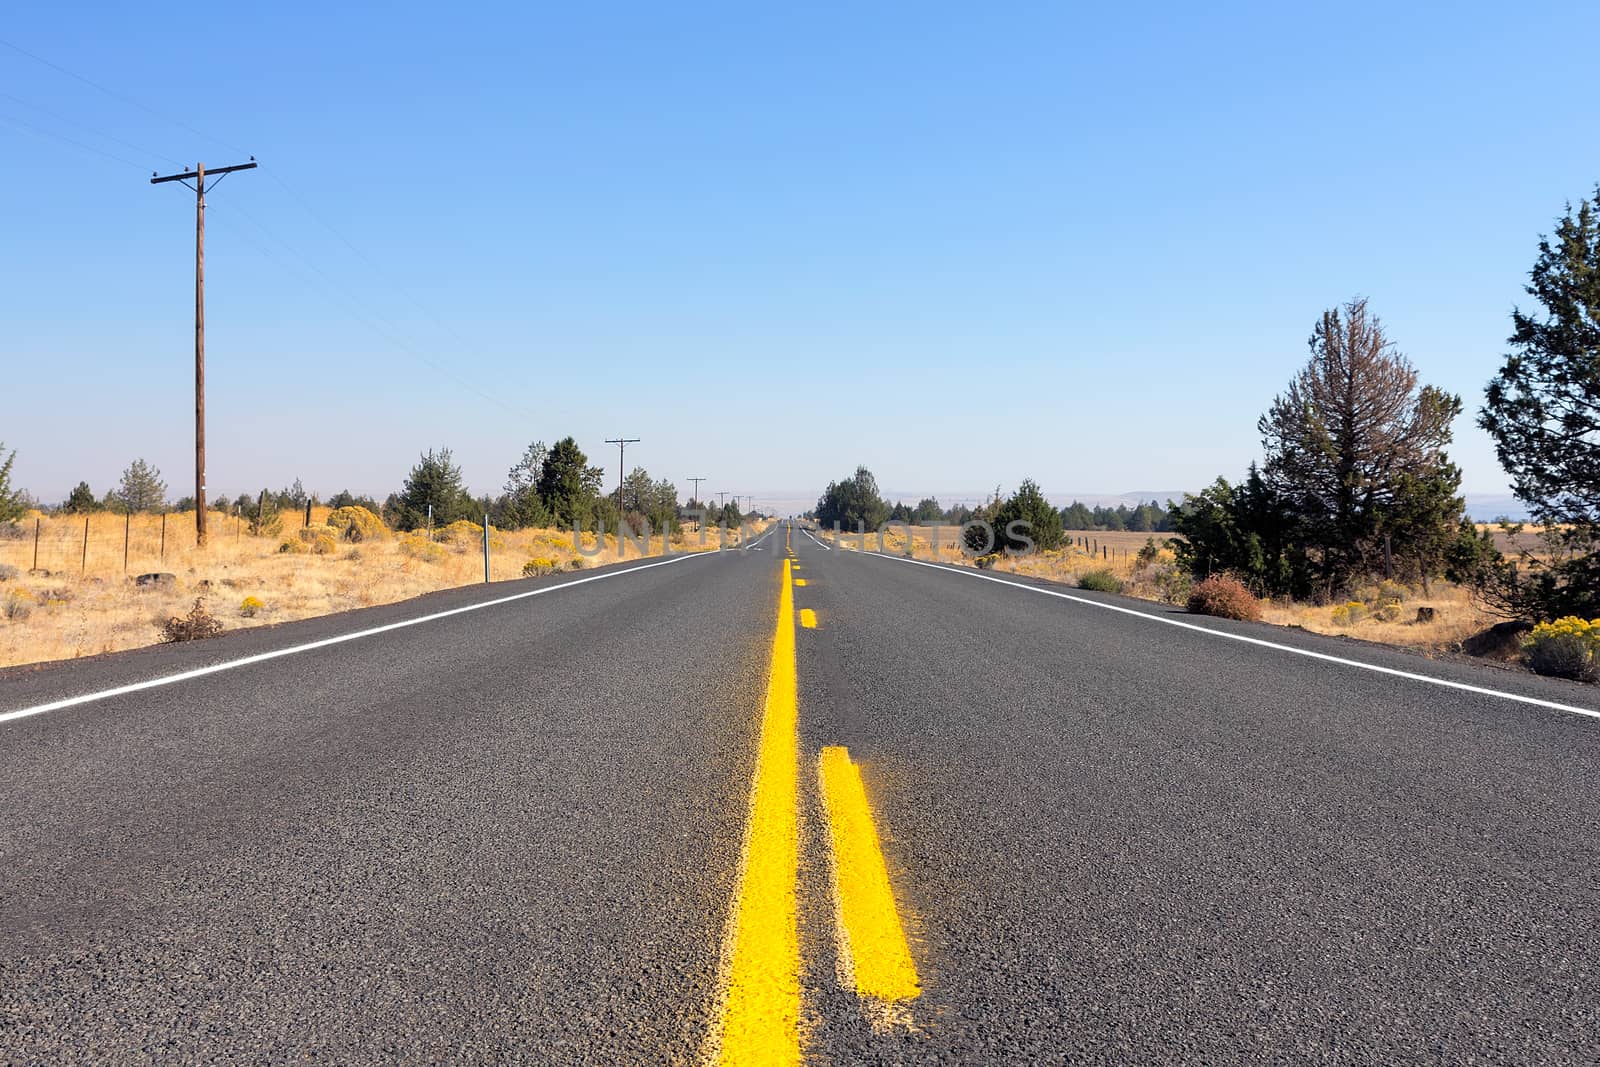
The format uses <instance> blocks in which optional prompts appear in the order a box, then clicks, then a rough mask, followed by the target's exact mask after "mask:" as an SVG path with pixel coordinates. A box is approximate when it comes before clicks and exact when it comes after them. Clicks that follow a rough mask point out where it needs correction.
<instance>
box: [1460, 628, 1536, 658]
mask: <svg viewBox="0 0 1600 1067" xmlns="http://www.w3.org/2000/svg"><path fill="white" fill-rule="evenodd" d="M1532 629H1533V623H1531V622H1524V621H1523V620H1521V619H1512V620H1511V621H1510V622H1497V623H1495V624H1494V625H1493V626H1491V627H1489V628H1488V629H1487V630H1484V631H1483V632H1482V633H1475V634H1473V635H1472V636H1471V637H1469V638H1467V639H1466V640H1465V641H1463V642H1461V651H1463V652H1465V653H1466V654H1467V655H1469V656H1477V657H1479V658H1481V659H1492V660H1497V661H1499V662H1501V663H1513V662H1515V661H1517V660H1519V659H1521V658H1522V639H1523V637H1524V636H1526V635H1527V633H1528V631H1530V630H1532Z"/></svg>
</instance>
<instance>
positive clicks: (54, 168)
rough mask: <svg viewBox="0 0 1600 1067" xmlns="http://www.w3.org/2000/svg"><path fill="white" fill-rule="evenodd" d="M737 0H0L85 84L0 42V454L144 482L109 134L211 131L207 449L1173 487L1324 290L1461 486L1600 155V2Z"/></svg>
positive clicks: (393, 467) (1272, 386)
mask: <svg viewBox="0 0 1600 1067" xmlns="http://www.w3.org/2000/svg"><path fill="white" fill-rule="evenodd" d="M752 7H753V5H733V4H728V5H717V6H708V5H656V4H652V5H636V6H635V5H611V6H605V7H601V6H599V5H502V4H478V5H470V6H457V7H446V6H441V5H436V4H430V5H401V4H384V5H372V6H366V7H362V6H359V5H311V4H298V3H282V4H276V5H272V6H270V7H258V8H256V9H253V10H252V9H244V8H235V9H230V8H227V7H219V8H208V9H206V10H205V12H204V13H203V14H201V15H197V14H196V13H195V11H194V10H193V9H190V8H183V7H172V6H168V7H160V6H151V5H131V4H78V5H70V10H69V7H68V6H63V5H51V6H46V5H34V6H32V7H31V8H30V9H26V10H13V11H11V12H9V13H8V18H7V20H6V23H5V25H4V27H0V40H3V41H5V42H9V44H10V45H12V46H17V47H20V48H22V49H24V50H26V51H27V52H30V53H32V54H33V55H35V56H38V57H41V58H43V59H46V60H48V61H49V62H50V63H53V64H56V65H57V66H59V67H62V68H65V69H66V70H68V71H71V72H72V73H73V74H76V75H78V76H80V77H81V78H88V79H91V80H92V81H93V82H94V83H95V85H94V86H91V85H89V84H86V83H85V82H84V81H82V80H80V77H73V76H71V75H69V74H66V73H63V72H61V71H58V70H56V69H53V68H52V67H50V66H46V65H43V64H41V63H39V62H36V61H35V60H33V59H30V58H27V57H25V56H23V55H21V54H19V53H18V52H16V51H15V50H13V49H12V48H10V47H6V46H5V45H0V159H3V160H4V161H5V165H4V166H0V197H3V200H4V202H5V203H6V204H7V205H8V206H9V208H8V210H7V211H6V213H5V222H4V226H3V229H0V232H3V235H4V236H3V246H4V248H5V253H6V254H5V255H4V256H3V257H0V312H3V316H4V322H5V330H4V335H3V337H0V346H3V360H4V365H5V366H4V382H5V386H6V391H7V393H8V394H9V400H8V403H7V404H6V417H5V421H4V424H3V429H0V438H3V439H4V440H5V441H6V443H7V446H8V447H14V448H16V449H18V451H19V456H18V462H17V476H18V478H19V480H20V482H21V483H22V484H23V485H25V486H26V487H28V488H30V489H31V490H33V491H34V492H35V493H37V494H38V495H39V496H40V497H42V498H44V499H59V498H60V497H61V496H63V495H64V494H65V492H66V490H67V489H68V488H69V487H70V486H71V485H72V484H74V483H75V482H76V481H77V480H78V479H80V478H86V479H88V480H89V481H90V483H91V484H92V485H93V486H94V488H95V489H96V490H97V491H101V490H103V489H104V488H105V486H106V485H107V484H108V483H109V482H110V481H111V480H112V479H113V478H114V477H115V475H116V474H117V472H119V471H120V470H121V469H122V467H124V466H126V464H127V462H128V461H129V460H130V459H132V458H133V457H134V456H136V455H143V456H145V457H147V458H148V459H150V460H151V461H152V462H154V463H156V464H157V465H159V466H160V467H162V468H163V469H164V470H165V471H166V472H167V475H168V481H169V482H170V483H172V486H173V490H174V495H177V494H178V493H179V492H185V491H187V488H186V486H185V483H186V482H187V475H186V473H185V472H186V471H188V470H189V469H190V458H191V455H192V453H191V451H190V450H191V448H192V437H191V434H192V423H191V419H192V409H191V397H190V387H191V386H190V381H191V379H190V375H191V371H192V363H191V358H192V357H191V347H190V346H191V344H192V320H191V316H192V305H191V303H190V301H191V299H192V273H191V272H192V255H193V231H192V224H193V204H192V200H191V199H190V198H189V197H188V194H187V193H186V192H184V191H183V190H181V189H179V188H177V187H175V186H160V187H152V186H150V185H149V184H148V183H147V181H146V179H147V178H148V176H149V174H150V172H151V171H152V170H158V169H159V170H161V171H162V172H163V173H165V172H167V171H171V170H176V169H179V167H178V166H177V164H181V163H186V162H191V161H193V160H196V159H202V160H204V161H205V162H207V163H208V164H211V165H217V164H223V163H231V162H235V161H237V160H239V159H241V158H242V157H243V155H247V154H252V153H253V154H254V155H255V156H256V157H257V158H258V159H259V160H260V161H261V169H260V170H258V171H255V172H251V173H247V174H240V175H234V176H232V177H230V178H228V179H227V180H226V181H225V182H224V184H222V185H221V187H220V188H218V189H217V190H216V191H215V192H214V193H213V194H212V197H211V200H210V205H211V208H210V213H209V216H208V248H207V278H208V302H207V318H208V330H209V332H208V352H209V362H208V372H209V381H210V391H209V411H210V424H209V452H210V464H211V473H210V483H211V486H212V489H213V491H214V492H215V491H224V492H228V493H230V494H237V493H239V492H241V491H245V490H252V489H258V488H260V487H261V486H263V485H270V486H274V487H276V486H279V485H283V484H286V483H287V482H289V481H291V480H293V479H294V478H295V477H297V476H298V477H300V478H302V479H304V481H305V483H306V485H307V486H308V487H312V488H317V489H321V490H323V491H332V490H336V489H339V488H342V487H346V486H348V487H350V488H353V489H356V490H358V491H367V492H372V493H374V494H377V495H379V496H382V495H383V494H384V493H386V492H388V491H389V490H391V489H393V488H395V487H397V486H398V485H399V483H400V481H401V479H402V478H403V476H404V474H405V472H406V469H407V468H408V466H409V464H410V462H411V461H412V460H413V459H414V457H415V455H416V454H417V453H418V452H419V451H421V450H423V449H425V448H427V447H429V446H437V445H448V446H450V447H452V448H453V449H454V450H455V453H456V456H457V458H458V459H459V460H461V461H462V463H463V465H464V467H465V469H466V473H467V476H468V480H469V482H470V483H471V484H472V486H473V487H474V488H475V489H477V490H480V491H484V490H497V489H498V487H499V485H500V483H501V481H502V480H503V479H504V475H505V468H506V467H508V466H509V465H510V464H511V463H512V462H513V461H514V460H515V459H516V457H517V455H518V454H519V453H520V451H521V450H522V448H523V446H525V445H526V444H527V443H528V442H529V441H530V440H532V439H534V438H543V439H545V440H552V439H554V438H556V437H558V436H561V435H564V434H568V433H571V434H573V435H575V436H576V437H577V438H578V439H579V442H580V443H581V444H582V445H583V446H584V447H585V448H586V449H587V450H588V451H589V453H590V455H591V457H592V458H594V459H596V460H597V461H603V462H605V463H606V465H607V469H608V477H614V475H615V472H614V467H615V464H616V457H615V453H614V451H612V450H611V449H609V448H608V447H607V446H605V445H603V444H602V443H601V442H602V440H603V439H604V438H606V437H615V436H617V435H618V433H619V432H622V433H625V434H626V436H629V437H639V438H642V439H643V441H642V443H641V444H639V445H637V446H634V447H633V448H632V449H630V452H629V457H628V458H629V466H630V467H631V466H633V465H634V462H635V460H636V461H637V463H639V464H641V465H643V466H645V467H647V468H648V469H649V470H650V471H651V472H652V473H653V474H655V475H657V476H663V477H668V478H671V479H673V480H674V481H675V482H677V484H678V485H679V487H680V489H683V490H687V488H688V485H687V482H686V480H685V479H686V478H687V477H688V476H690V475H701V474H703V475H708V476H710V477H711V481H710V482H709V483H708V485H707V487H706V488H707V489H709V490H711V491H716V490H719V489H720V490H726V491H729V492H737V493H753V494H755V495H756V497H757V499H758V500H760V499H762V498H767V499H774V500H775V499H779V498H782V499H804V498H806V497H807V495H808V494H809V495H811V496H813V497H814V494H815V491H816V490H817V489H819V488H820V487H821V486H822V485H823V484H824V483H825V482H826V481H828V480H829V479H830V478H835V477H839V476H842V475H844V474H847V473H848V472H849V471H850V470H851V469H853V467H854V466H855V464H856V463H858V462H863V463H866V464H868V465H869V466H871V467H872V468H873V470H874V471H875V472H876V473H877V475H878V479H879V482H880V484H881V485H883V486H884V487H885V488H887V489H889V490H890V491H892V492H895V493H899V494H904V495H907V496H911V495H917V494H921V493H923V492H940V493H943V494H945V495H946V496H947V497H948V496H952V495H957V494H963V493H976V492H981V491H983V490H985V489H988V488H992V487H993V486H994V485H996V484H997V483H998V484H1002V485H1006V486H1011V485H1014V484H1015V483H1016V482H1017V481H1018V480H1019V479H1021V478H1023V477H1033V478H1034V479H1036V480H1037V481H1039V482H1040V483H1041V484H1042V485H1043V486H1044V488H1045V489H1046V490H1047V491H1048V492H1050V493H1051V494H1052V495H1057V494H1071V493H1075V492H1076V493H1088V492H1122V491H1127V490H1133V489H1158V490H1176V489H1184V488H1198V487H1199V486H1201V485H1203V484H1205V483H1207V482H1209V481H1210V480H1211V479H1212V478H1213V477H1215V476H1216V475H1218V474H1226V475H1228V476H1230V477H1232V476H1237V475H1238V474H1240V473H1242V471H1243V470H1244V468H1245V466H1246V464H1248V463H1249V462H1250V460H1251V459H1252V458H1254V457H1255V456H1256V455H1257V453H1258V447H1259V442H1258V440H1257V435H1256V433H1255V420H1256V418H1257V417H1258V416H1259V414H1260V413H1261V411H1263V410H1264V409H1265V408H1266V406H1267V405H1268V403H1269V402H1270V401H1271V399H1272V397H1273V395H1274V394H1275V393H1276V392H1278V391H1279V390H1280V389H1281V388H1282V387H1283V385H1284V384H1285V383H1286V382H1287V380H1288V379H1289V377H1290V376H1291V375H1292V374H1293V373H1294V371H1295V370H1296V369H1297V368H1298V367H1299V366H1300V365H1301V363H1303V361H1304V359H1305V357H1306V347H1305V342H1306V338H1307V336H1308V335H1309V333H1310V331H1311V326H1312V324H1313V322H1314V320H1315V318H1316V316H1317V315H1318V313H1319V312H1320V311H1321V310H1322V309H1323V308H1324V307H1328V306H1331V305H1334V304H1336V303H1339V302H1341V301H1343V300H1346V299H1348V298H1350V297H1351V296H1354V295H1357V294H1363V295H1366V296H1367V297H1369V298H1370V300H1371V301H1372V305H1373V307H1374V308H1375V310H1376V311H1377V312H1378V313H1379V315H1381V316H1382V317H1383V318H1384V320H1385V321H1386V323H1387V324H1388V326H1389V328H1390V332H1391V335H1392V337H1393V338H1394V340H1395V341H1396V342H1397V343H1398V344H1399V346H1400V348H1401V349H1402V350H1403V351H1404V352H1406V353H1407V354H1408V355H1409V356H1410V357H1411V358H1412V360H1413V361H1414V362H1415V363H1416V364H1417V366H1418V368H1419V369H1420V371H1421V372H1422V375H1423V378H1424V380H1426V381H1430V382H1433V383H1435V384H1438V385H1441V386H1444V387H1446V388H1449V389H1452V390H1454V391H1457V392H1459V393H1461V394H1462V395H1463V397H1464V399H1465V401H1466V404H1467V408H1468V412H1469V414H1468V415H1467V416H1464V417H1463V418H1462V419H1461V421H1460V422H1459V423H1458V424H1457V428H1456V429H1457V444H1456V447H1455V449H1454V450H1453V452H1454V455H1455V456H1456V458H1457V460H1458V462H1460V464H1461V465H1462V467H1463V468H1464V471H1465V488H1466V489H1467V490H1468V491H1470V492H1475V493H1496V492H1502V491H1503V490H1504V486H1505V477H1504V475H1503V473H1502V472H1501V471H1500V470H1499V468H1498V466H1497V465H1496V463H1495V460H1494V456H1493V452H1492V449H1491V447H1490V445H1489V443H1488V441H1487V440H1486V439H1485V438H1484V437H1483V435H1482V434H1481V433H1480V432H1479V431H1478V430H1477V429H1476V428H1475V427H1474V426H1473V424H1472V418H1471V412H1473V411H1474V410H1475V409H1476V407H1477V405H1478V403H1479V401H1480V398H1481V391H1482V387H1483V385H1484V383H1485V382H1486V381H1487V380H1488V378H1489V377H1490V376H1491V375H1492V374H1493V372H1494V370H1495V369H1496V367H1497V365H1498V362H1499V359H1500V356H1501V354H1502V353H1503V351H1504V347H1505V346H1504V339H1505V337H1506V335H1507V334H1508V333H1509V330H1510V322H1509V312H1510V310H1511V307H1512V305H1513V304H1514V303H1516V302H1518V301H1519V300H1524V299H1525V298H1524V297H1523V294H1522V288H1521V287H1522V285H1523V283H1524V280H1525V276H1526V273H1527V270H1528V268H1529V267H1530V266H1531V264H1532V260H1533V256H1534V253H1535V248H1536V242H1537V238H1538V234H1540V233H1541V232H1545V231H1548V230H1549V229H1550V228H1551V226H1552V224H1553V221H1554V219H1555V218H1556V216H1557V215H1558V214H1559V213H1560V211H1561V209H1562V205H1563V203H1564V202H1565V201H1567V200H1569V199H1576V198H1578V197H1580V196H1584V195H1587V194H1589V193H1591V192H1592V191H1593V189H1594V185H1595V182H1596V181H1597V180H1600V137H1597V136H1596V133H1597V132H1600V131H1597V129H1596V121H1595V115H1596V112H1595V110H1594V107H1593V68H1592V63H1593V48H1592V46H1591V42H1592V41H1594V40H1595V39H1596V35H1597V32H1600V8H1597V7H1596V6H1595V5H1593V4H1578V3H1572V4H1560V5H1555V4H1552V5H1539V4H1535V5H1520V6H1518V7H1517V8H1516V9H1514V10H1513V9H1512V8H1509V7H1506V6H1505V5H1489V4H1452V5H1437V6H1428V5H1416V6H1413V7H1412V9H1411V10H1406V11H1400V10H1396V9H1395V5H1388V4H1372V5H1363V4H1359V3H1342V4H1339V5H1329V6H1328V7H1327V8H1326V9H1325V10H1324V11H1321V12H1319V11H1313V10H1311V9H1310V8H1309V6H1306V5H1284V4H1270V5H1269V4H1212V5H1204V6H1202V5H1178V4H1172V5H1142V6H1141V7H1140V8H1139V9H1138V10H1137V11H1135V10H1133V9H1132V8H1131V6H1126V5H1124V6H1123V7H1124V8H1125V9H1124V10H1114V5H1097V6H1095V7H1094V8H1088V7H1076V6H1074V5H1067V4H1043V5H1004V6H1002V5H987V6H985V5H934V4H915V5H913V4H883V5H859V4H856V5H838V6H834V5H806V6H805V7H804V8H803V9H802V8H800V7H798V6H793V7H792V9H791V10H787V11H779V10H775V9H771V10H765V11H762V10H752ZM771 7H773V8H775V7H776V5H772V6H771ZM96 86H98V87H96ZM104 90H109V92H107V91H104ZM73 142H76V143H73ZM109 157H116V158H109Z"/></svg>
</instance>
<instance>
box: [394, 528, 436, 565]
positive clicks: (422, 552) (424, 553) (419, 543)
mask: <svg viewBox="0 0 1600 1067" xmlns="http://www.w3.org/2000/svg"><path fill="white" fill-rule="evenodd" d="M400 551H401V553H402V554H403V555H407V556H410V557H411V558H412V559H418V560H421V561H422V562H424V563H442V562H444V559H445V556H446V552H445V550H444V546H443V545H436V544H434V543H433V542H432V541H429V540H428V539H427V537H425V536H423V535H421V534H414V533H413V534H406V535H405V536H404V537H402V538H400Z"/></svg>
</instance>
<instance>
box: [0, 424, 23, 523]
mask: <svg viewBox="0 0 1600 1067" xmlns="http://www.w3.org/2000/svg"><path fill="white" fill-rule="evenodd" d="M16 462H17V453H16V451H15V450H13V451H12V452H10V453H7V452H6V446H5V442H3V441H0V522H12V521H14V520H16V519H19V518H21V517H22V514H23V511H24V508H23V506H22V494H21V493H20V492H18V491H17V490H15V489H13V488H11V468H12V467H13V466H14V465H15V464H16Z"/></svg>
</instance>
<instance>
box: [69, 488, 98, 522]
mask: <svg viewBox="0 0 1600 1067" xmlns="http://www.w3.org/2000/svg"><path fill="white" fill-rule="evenodd" d="M61 510H62V511H63V512H65V513H66V514H68V515H87V514H88V513H89V512H91V511H99V510H100V501H99V500H98V499H96V498H95V495H94V490H93V489H90V488H89V483H88V482H79V483H78V484H77V485H75V486H73V487H72V492H70V493H68V494H67V500H66V503H64V504H62V505H61Z"/></svg>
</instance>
